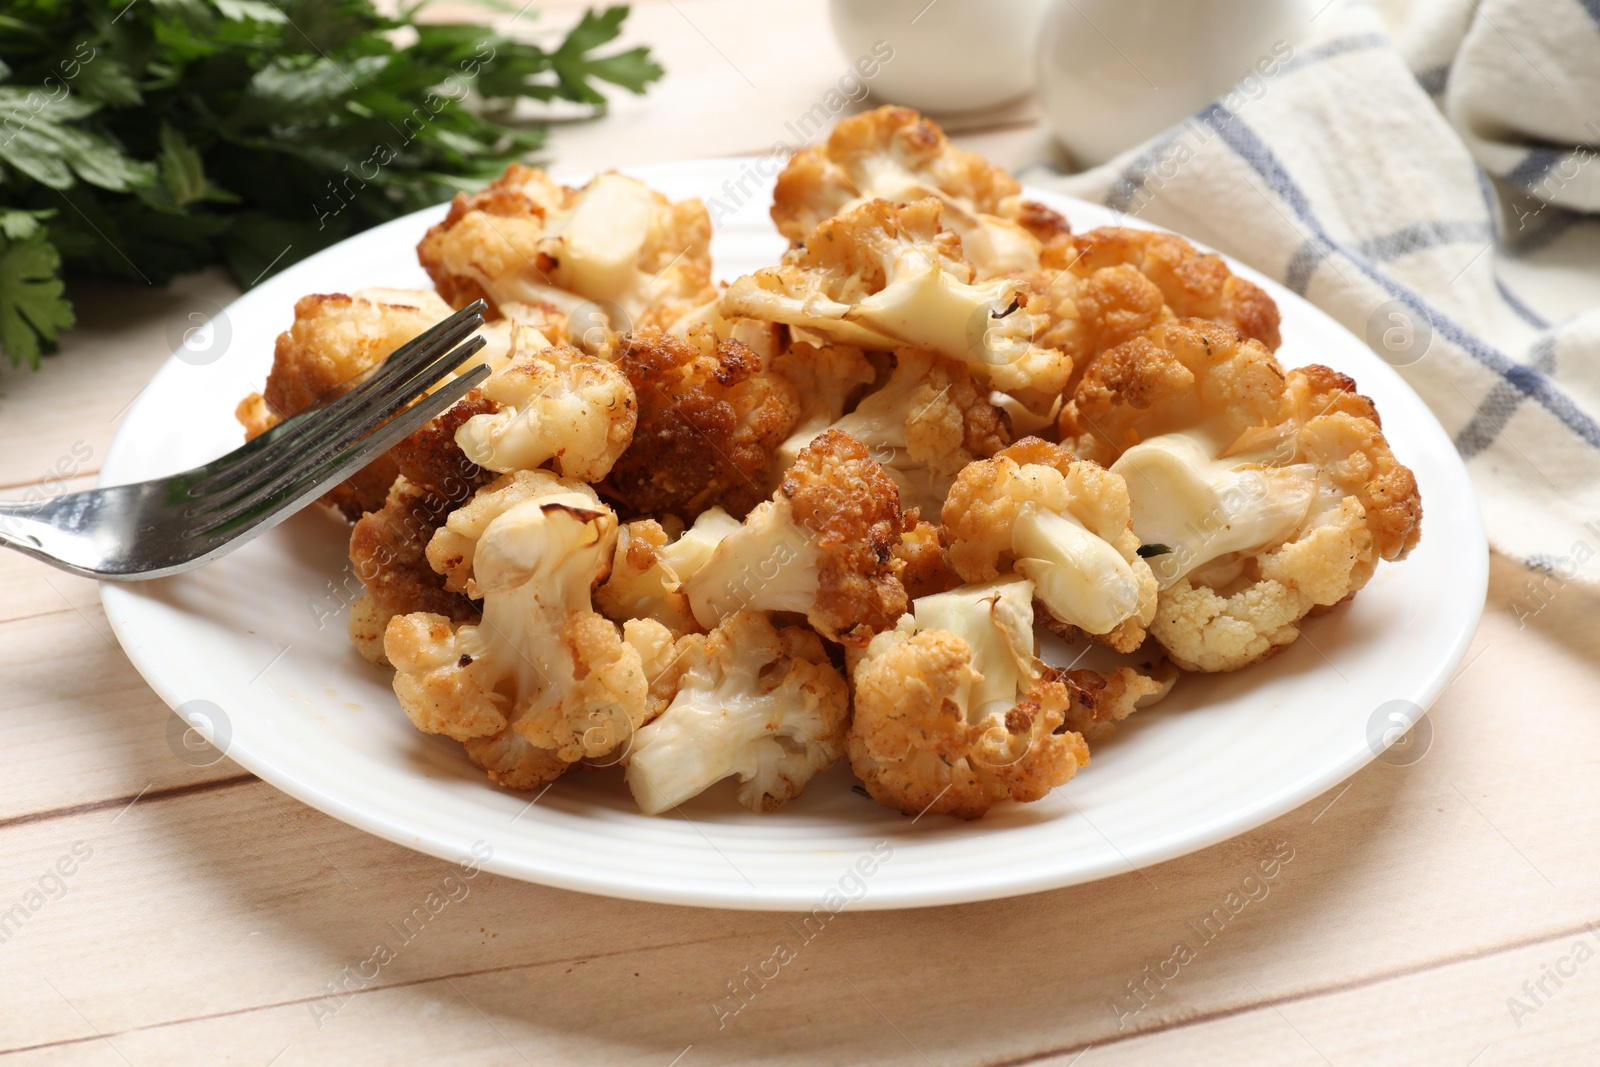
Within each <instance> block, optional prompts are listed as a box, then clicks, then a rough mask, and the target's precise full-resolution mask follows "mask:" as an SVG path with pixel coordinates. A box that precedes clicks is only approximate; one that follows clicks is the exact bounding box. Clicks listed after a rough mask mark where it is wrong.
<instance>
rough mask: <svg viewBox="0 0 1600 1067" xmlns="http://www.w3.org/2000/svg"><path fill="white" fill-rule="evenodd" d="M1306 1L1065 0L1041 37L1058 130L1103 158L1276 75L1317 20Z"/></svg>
mask: <svg viewBox="0 0 1600 1067" xmlns="http://www.w3.org/2000/svg"><path fill="white" fill-rule="evenodd" d="M1310 19H1311V11H1310V5H1309V3H1308V2H1307V0H1057V3H1056V4H1055V5H1054V7H1053V8H1052V9H1051V11H1050V13H1049V15H1048V16H1047V17H1046V18H1045V21H1044V27H1043V30H1042V33H1041V35H1040V39H1039V53H1038V83H1039V87H1038V93H1039V104H1040V106H1041V107H1042V108H1043V109H1044V112H1045V116H1046V119H1047V121H1048V122H1049V125H1050V130H1051V132H1052V133H1053V134H1054V135H1055V137H1056V140H1057V141H1058V142H1060V144H1061V146H1062V147H1063V148H1065V149H1066V150H1067V152H1068V153H1070V154H1071V156H1072V158H1073V161H1074V162H1075V163H1077V164H1078V165H1079V166H1084V167H1089V166H1097V165H1099V164H1101V163H1104V162H1106V161H1107V160H1109V159H1111V158H1112V157H1114V156H1116V155H1117V154H1118V153H1120V152H1122V151H1124V150H1126V149H1129V148H1132V147H1133V146H1134V145H1137V144H1139V143H1140V142H1141V141H1144V140H1147V139H1148V138H1150V137H1153V136H1155V135H1156V134H1157V133H1160V132H1161V131H1162V130H1164V129H1166V128H1167V127H1168V126H1171V125H1173V124H1175V123H1177V122H1180V121H1182V120H1183V119H1184V118H1186V117H1187V116H1189V115H1192V114H1194V113H1195V112H1196V111H1199V110H1200V109H1201V108H1203V107H1205V106H1206V105H1207V104H1208V103H1210V102H1211V101H1213V100H1215V99H1217V98H1218V97H1219V96H1221V95H1223V94H1224V93H1226V92H1227V91H1228V90H1229V89H1230V88H1232V87H1233V86H1234V84H1235V83H1237V82H1238V81H1239V80H1240V79H1242V78H1245V77H1246V76H1248V75H1250V74H1252V73H1255V74H1256V75H1257V76H1262V75H1266V76H1267V77H1270V76H1271V74H1272V73H1273V72H1274V71H1275V70H1276V69H1277V67H1278V66H1281V65H1282V64H1283V63H1284V62H1286V61H1287V59H1288V58H1290V57H1291V56H1292V55H1293V49H1294V46H1295V45H1296V44H1298V43H1299V42H1301V41H1302V40H1303V39H1304V36H1305V33H1306V30H1307V28H1308V27H1309V25H1310Z"/></svg>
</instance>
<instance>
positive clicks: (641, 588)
mask: <svg viewBox="0 0 1600 1067" xmlns="http://www.w3.org/2000/svg"><path fill="white" fill-rule="evenodd" d="M738 528H739V520H738V519H736V518H734V517H733V516H731V515H729V514H728V513H727V512H726V511H723V510H722V509H721V508H717V507H713V508H707V509H706V510H705V511H702V512H701V513H700V516H699V517H698V518H696V519H695V520H694V525H693V526H691V527H690V528H689V529H687V530H684V531H683V534H682V536H680V537H678V538H677V539H676V540H674V539H672V538H670V537H669V536H668V535H667V531H666V529H665V528H664V527H663V526H662V525H661V523H659V522H657V521H656V520H655V519H638V520H636V521H634V522H630V523H625V524H624V525H623V526H622V528H621V529H620V530H618V531H617V552H616V556H615V558H614V559H613V560H612V564H611V577H609V578H607V579H606V580H605V583H604V584H603V585H601V586H600V588H599V589H596V590H595V593H594V601H595V606H596V607H598V608H599V609H600V610H601V611H602V612H604V613H605V614H606V615H607V616H608V617H610V618H612V619H615V620H617V621H618V622H624V621H626V620H628V619H654V620H655V621H657V622H659V623H661V624H663V625H664V626H666V627H667V628H668V629H669V630H671V631H672V632H673V633H675V634H680V635H681V634H686V633H692V632H695V631H698V630H699V629H700V625H699V623H697V622H696V621H695V617H694V612H693V611H692V610H690V608H689V598H688V596H687V595H685V593H684V592H683V583H684V582H686V581H688V580H689V579H690V578H692V577H694V575H695V574H696V572H698V571H699V570H700V568H701V567H703V566H705V564H706V561H707V560H709V559H710V558H711V554H712V552H714V551H716V547H717V545H718V544H719V543H721V541H722V539H723V538H724V537H726V536H728V534H730V533H732V532H733V531H734V530H737V529H738Z"/></svg>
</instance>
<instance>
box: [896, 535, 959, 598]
mask: <svg viewBox="0 0 1600 1067" xmlns="http://www.w3.org/2000/svg"><path fill="white" fill-rule="evenodd" d="M894 554H895V555H896V556H898V557H900V559H902V560H904V561H905V565H906V568H905V570H903V571H901V572H900V582H901V584H902V585H904V586H905V587H906V595H907V596H909V597H910V598H911V599H913V600H916V599H917V598H919V597H925V596H930V595H932V594H934V593H943V592H946V591H948V590H951V589H954V588H955V587H956V586H958V585H960V584H961V576H960V575H959V574H957V573H956V572H955V571H953V570H951V569H950V564H949V563H947V562H946V561H945V558H944V545H943V544H941V543H940V540H939V527H938V526H936V525H934V524H933V523H931V522H927V521H925V520H921V519H919V520H918V521H917V524H916V525H915V526H913V527H911V528H910V529H909V530H907V531H906V532H905V533H904V534H902V535H901V536H900V543H899V544H898V545H896V546H895V549H894Z"/></svg>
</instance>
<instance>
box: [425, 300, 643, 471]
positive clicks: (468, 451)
mask: <svg viewBox="0 0 1600 1067" xmlns="http://www.w3.org/2000/svg"><path fill="white" fill-rule="evenodd" d="M513 333H514V336H513V340H512V342H511V350H510V353H509V356H508V358H507V360H506V361H505V362H504V363H503V364H501V365H500V366H497V367H496V368H495V370H494V372H493V373H492V374H491V375H490V376H489V377H488V379H487V380H485V381H484V383H483V385H482V386H480V387H479V390H478V391H479V393H481V394H482V395H483V396H484V397H485V398H486V399H488V400H490V401H493V402H494V403H495V405H497V407H496V410H494V411H492V412H485V413H483V414H480V415H475V416H473V417H472V418H470V419H468V420H467V421H466V422H464V423H463V424H462V425H461V428H460V429H459V430H457V431H456V444H457V445H459V446H460V447H461V451H462V452H463V453H464V454H465V455H466V456H467V458H469V459H470V460H472V461H473V462H474V463H476V464H478V465H479V466H481V467H484V468H486V469H488V470H492V471H499V472H502V473H503V472H505V471H512V470H532V469H533V468H535V467H542V466H544V465H545V464H546V463H549V464H551V466H553V467H554V468H555V470H556V471H557V473H559V474H560V475H561V476H562V477H564V478H573V479H575V480H577V481H583V482H597V481H599V480H600V479H602V478H604V477H605V476H606V475H607V474H608V473H610V471H611V467H612V465H613V464H614V463H615V462H616V461H617V457H619V456H621V455H622V453H623V450H624V449H626V448H627V447H628V444H629V442H630V441H632V440H633V428H634V424H635V422H636V421H637V418H638V412H637V410H636V404H635V402H634V395H633V386H632V385H630V384H629V383H628V379H627V376H626V375H624V374H623V373H622V371H621V370H619V369H618V368H617V367H615V366H614V365H612V364H610V363H607V362H605V361H604V360H601V359H597V358H595V357H594V356H591V355H589V354H588V353H586V352H582V351H579V350H578V349H576V348H573V347H571V346H570V345H558V346H548V345H544V344H542V343H541V342H542V341H543V338H542V337H539V336H538V335H533V336H531V337H528V338H524V337H523V336H522V332H521V331H520V330H514V331H513ZM536 346H537V347H536Z"/></svg>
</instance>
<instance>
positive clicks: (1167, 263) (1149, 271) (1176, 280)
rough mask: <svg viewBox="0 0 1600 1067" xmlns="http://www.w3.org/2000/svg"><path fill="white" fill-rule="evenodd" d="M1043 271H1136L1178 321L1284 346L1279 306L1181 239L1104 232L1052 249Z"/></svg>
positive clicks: (1115, 229) (1127, 230)
mask: <svg viewBox="0 0 1600 1067" xmlns="http://www.w3.org/2000/svg"><path fill="white" fill-rule="evenodd" d="M1043 266H1044V268H1045V269H1046V270H1052V269H1054V270H1065V271H1066V272H1068V273H1069V274H1072V275H1073V276H1075V277H1078V278H1090V277H1093V276H1094V275H1095V274H1097V273H1098V272H1100V271H1103V270H1108V269H1113V268H1116V267H1121V266H1128V267H1132V268H1134V269H1135V270H1137V271H1139V273H1140V274H1142V275H1143V276H1144V277H1145V278H1147V279H1149V281H1150V282H1151V283H1152V284H1153V285H1154V286H1155V287H1156V289H1157V290H1158V291H1159V292H1160V293H1161V299H1162V301H1163V302H1164V303H1165V304H1166V306H1167V307H1168V308H1169V309H1170V310H1171V312H1172V315H1173V317H1175V318H1180V319H1207V320H1209V321H1211V322H1220V323H1222V324H1224V325H1227V326H1232V327H1233V328H1234V329H1236V330H1238V331H1239V332H1240V333H1241V334H1243V335H1244V336H1245V337H1248V338H1250V339H1251V340H1254V341H1260V342H1261V343H1262V344H1264V345H1266V346H1267V348H1269V349H1271V350H1274V351H1276V350H1277V347H1278V345H1279V343H1280V342H1281V340H1282V338H1281V337H1280V335H1279V333H1278V322H1279V318H1278V305H1277V304H1275V303H1274V302H1273V300H1272V298H1271V297H1270V296H1268V295H1267V294H1266V291H1265V290H1263V289H1262V288H1261V287H1260V286H1259V285H1257V284H1256V283H1255V282H1252V281H1249V280H1248V279H1245V278H1241V277H1239V276H1238V275H1236V274H1234V273H1233V272H1232V271H1230V270H1229V269H1228V265H1227V263H1226V262H1224V260H1223V258H1222V257H1221V256H1219V255H1216V254H1214V253H1211V252H1201V251H1200V250H1199V249H1197V248H1195V246H1194V245H1192V244H1190V243H1189V242H1188V241H1185V240H1184V239H1183V238H1182V237H1179V236H1178V235H1177V234H1173V233H1158V232H1156V231H1153V230H1139V229H1134V228H1132V227H1123V226H1103V227H1100V228H1099V229H1095V230H1090V231H1089V232H1087V233H1082V234H1077V235H1075V236H1073V237H1071V238H1068V239H1066V240H1064V241H1061V242H1058V243H1057V244H1055V245H1053V246H1052V247H1051V248H1050V249H1049V250H1048V251H1047V252H1046V253H1045V255H1044V259H1043Z"/></svg>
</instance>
